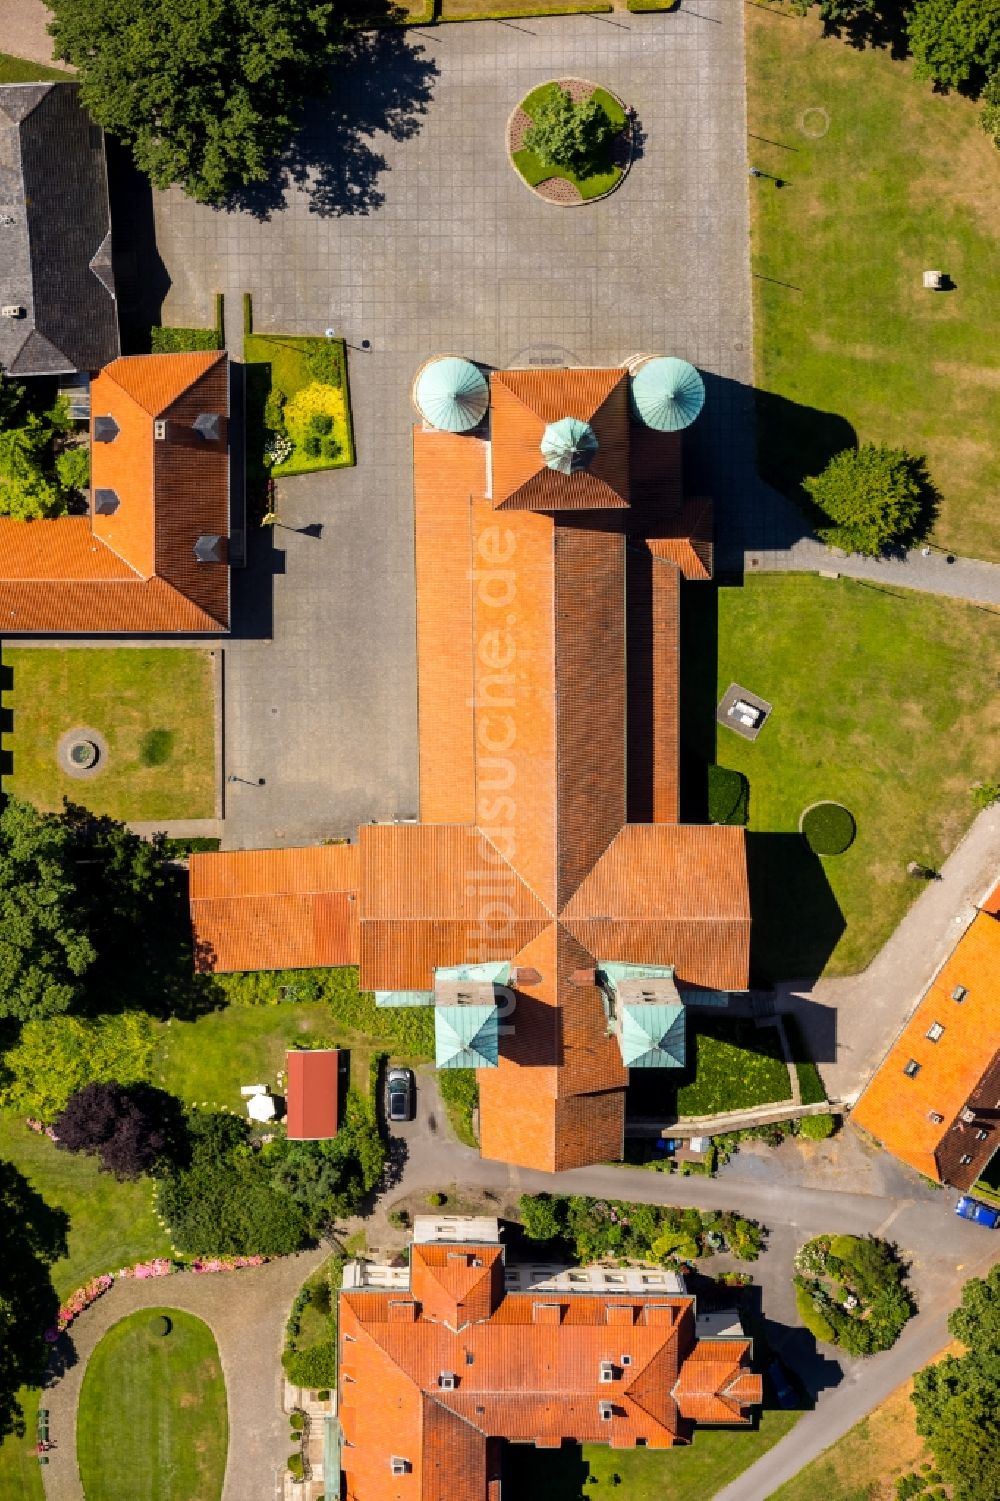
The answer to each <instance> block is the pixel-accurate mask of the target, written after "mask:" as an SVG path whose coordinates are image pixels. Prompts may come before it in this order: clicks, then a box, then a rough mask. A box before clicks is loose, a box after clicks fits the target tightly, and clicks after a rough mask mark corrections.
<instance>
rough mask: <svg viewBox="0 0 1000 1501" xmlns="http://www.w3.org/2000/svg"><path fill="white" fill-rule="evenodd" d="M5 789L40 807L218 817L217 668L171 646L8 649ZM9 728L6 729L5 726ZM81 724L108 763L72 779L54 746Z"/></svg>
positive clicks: (131, 815) (133, 815)
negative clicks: (100, 741)
mask: <svg viewBox="0 0 1000 1501" xmlns="http://www.w3.org/2000/svg"><path fill="white" fill-rule="evenodd" d="M2 683H3V693H2V703H3V710H4V720H3V724H4V726H5V730H4V733H3V736H2V745H3V751H4V760H3V765H5V766H6V765H8V764H9V765H10V770H9V771H6V772H5V773H4V775H3V790H4V792H6V793H9V794H10V795H11V796H13V797H19V798H23V799H25V800H26V801H27V802H31V803H34V804H35V805H36V806H37V807H40V808H51V809H58V808H61V807H62V801H63V798H64V797H68V798H69V799H70V801H71V802H75V803H81V804H82V805H83V806H84V807H87V808H90V809H91V810H92V811H93V812H94V813H103V814H110V815H111V816H113V817H115V818H122V819H129V820H138V819H163V820H164V821H166V820H168V819H173V818H211V817H212V816H213V815H214V813H215V776H216V773H215V664H214V661H213V657H212V654H211V653H210V652H208V651H199V650H192V651H188V650H183V649H176V648H173V647H155V646H143V647H140V648H123V647H97V648H90V647H82V648H79V649H77V648H65V649H64V648H60V647H51V648H50V647H44V648H41V647H39V648H29V647H4V650H3V678H2ZM8 723H9V725H10V728H6V726H7V725H8ZM78 726H81V727H83V726H85V727H87V728H89V729H93V730H96V731H98V733H99V734H101V735H103V737H104V739H105V740H106V741H107V744H108V757H107V769H106V770H105V771H103V772H101V773H100V774H99V775H97V776H95V777H94V778H93V779H92V780H91V779H83V778H79V777H71V776H68V775H67V774H66V773H65V772H64V771H63V770H62V769H61V768H60V766H59V764H58V761H57V758H56V749H57V746H58V742H59V739H60V736H62V735H63V734H64V733H65V732H66V731H67V730H71V729H74V728H76V727H78Z"/></svg>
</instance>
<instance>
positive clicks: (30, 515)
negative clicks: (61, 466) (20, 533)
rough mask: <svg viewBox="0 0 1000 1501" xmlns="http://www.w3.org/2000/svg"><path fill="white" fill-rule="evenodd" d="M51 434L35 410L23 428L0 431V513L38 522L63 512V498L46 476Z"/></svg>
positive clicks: (64, 500)
mask: <svg viewBox="0 0 1000 1501" xmlns="http://www.w3.org/2000/svg"><path fill="white" fill-rule="evenodd" d="M51 439H52V434H51V431H50V429H49V428H47V427H46V425H45V423H44V421H43V420H42V418H41V417H39V416H38V414H37V413H35V412H32V413H30V414H29V415H28V417H27V418H26V419H25V422H24V426H23V427H9V428H5V429H3V430H2V431H0V516H11V517H13V518H14V520H16V521H38V520H40V519H41V518H43V517H47V516H60V515H64V514H65V512H66V508H67V507H66V498H65V496H64V495H63V493H62V492H61V490H60V489H59V486H58V485H57V484H55V482H54V481H53V480H52V479H50V478H49V477H48V475H47V474H46V468H47V467H48V463H47V461H48V458H49V450H50V446H51Z"/></svg>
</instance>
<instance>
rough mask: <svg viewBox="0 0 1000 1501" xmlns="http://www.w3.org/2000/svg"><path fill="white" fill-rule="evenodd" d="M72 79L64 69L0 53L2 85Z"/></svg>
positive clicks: (0, 79)
mask: <svg viewBox="0 0 1000 1501" xmlns="http://www.w3.org/2000/svg"><path fill="white" fill-rule="evenodd" d="M72 77H73V74H72V73H67V72H66V71H65V69H63V68H46V67H45V66H44V65H43V64H42V63H33V62H29V60H28V59H27V58H26V57H11V55H10V53H9V52H0V83H44V82H46V80H48V79H50V78H51V79H55V80H56V81H58V80H59V79H60V78H62V79H66V78H72Z"/></svg>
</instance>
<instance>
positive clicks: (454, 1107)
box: [438, 1068, 479, 1146]
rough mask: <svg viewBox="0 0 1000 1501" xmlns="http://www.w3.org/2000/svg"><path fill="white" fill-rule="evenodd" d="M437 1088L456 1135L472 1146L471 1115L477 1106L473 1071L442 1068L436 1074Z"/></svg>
mask: <svg viewBox="0 0 1000 1501" xmlns="http://www.w3.org/2000/svg"><path fill="white" fill-rule="evenodd" d="M438 1086H439V1088H440V1090H441V1098H442V1099H443V1100H444V1103H445V1105H446V1106H447V1109H448V1115H449V1116H450V1118H451V1123H452V1125H453V1126H454V1128H455V1131H456V1133H457V1135H458V1136H459V1137H460V1139H461V1140H462V1141H464V1142H465V1143H466V1145H467V1146H474V1145H475V1140H476V1139H475V1136H474V1135H473V1131H472V1114H473V1111H474V1110H475V1109H476V1107H477V1106H478V1104H479V1085H478V1083H477V1081H476V1071H475V1069H474V1068H444V1069H442V1070H441V1071H440V1073H439V1074H438Z"/></svg>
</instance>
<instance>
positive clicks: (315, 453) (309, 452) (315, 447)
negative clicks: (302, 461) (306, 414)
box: [302, 433, 322, 459]
mask: <svg viewBox="0 0 1000 1501" xmlns="http://www.w3.org/2000/svg"><path fill="white" fill-rule="evenodd" d="M321 446H322V445H321V444H320V441H319V439H318V438H317V436H316V434H315V433H307V434H306V436H305V437H304V438H303V440H302V452H303V453H304V454H305V455H306V457H307V458H310V459H318V458H319V456H320V450H321Z"/></svg>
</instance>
